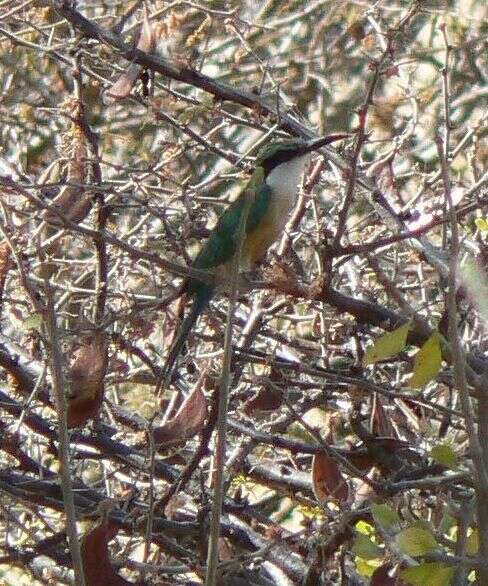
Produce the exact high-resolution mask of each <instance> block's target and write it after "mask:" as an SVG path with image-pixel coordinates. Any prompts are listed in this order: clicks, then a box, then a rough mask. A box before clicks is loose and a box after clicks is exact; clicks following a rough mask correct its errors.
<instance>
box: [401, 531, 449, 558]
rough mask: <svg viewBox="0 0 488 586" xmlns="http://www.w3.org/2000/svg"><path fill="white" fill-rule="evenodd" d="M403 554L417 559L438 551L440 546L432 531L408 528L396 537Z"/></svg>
mask: <svg viewBox="0 0 488 586" xmlns="http://www.w3.org/2000/svg"><path fill="white" fill-rule="evenodd" d="M396 541H397V545H398V547H399V548H400V550H401V551H402V553H404V554H406V555H409V556H412V557H415V556H419V555H426V554H428V553H432V552H433V551H437V550H438V549H439V545H438V543H437V541H436V539H435V537H434V536H433V535H432V533H431V532H430V531H427V530H426V529H422V528H421V527H407V528H406V529H403V531H401V532H400V533H399V534H398V535H397V536H396Z"/></svg>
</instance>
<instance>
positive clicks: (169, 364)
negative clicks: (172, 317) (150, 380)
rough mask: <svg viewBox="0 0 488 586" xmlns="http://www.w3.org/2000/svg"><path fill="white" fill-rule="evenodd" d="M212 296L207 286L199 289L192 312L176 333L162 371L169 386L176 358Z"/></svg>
mask: <svg viewBox="0 0 488 586" xmlns="http://www.w3.org/2000/svg"><path fill="white" fill-rule="evenodd" d="M211 297H212V289H210V288H208V287H205V289H204V290H202V291H199V292H198V293H197V294H196V295H195V297H194V299H193V305H192V306H191V309H190V312H189V313H188V315H187V316H186V317H185V318H184V319H183V321H182V323H181V325H180V327H179V329H178V333H177V335H176V339H175V340H174V342H173V344H172V345H171V348H170V349H169V352H168V356H167V358H166V362H165V363H164V367H163V373H162V381H163V385H164V386H167V385H168V384H169V383H170V382H171V378H172V374H173V370H174V367H175V364H176V359H177V358H178V356H179V355H180V352H181V350H182V348H183V346H184V344H185V342H186V339H187V338H188V334H189V333H190V331H191V329H192V327H193V326H194V324H195V322H196V321H197V319H198V316H199V315H200V314H201V313H202V311H203V310H204V309H205V308H206V307H207V305H208V303H209V301H210V298H211Z"/></svg>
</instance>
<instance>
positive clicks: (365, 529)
mask: <svg viewBox="0 0 488 586" xmlns="http://www.w3.org/2000/svg"><path fill="white" fill-rule="evenodd" d="M354 527H355V528H356V531H359V533H362V534H363V535H374V533H375V528H374V527H373V525H371V523H368V522H367V521H364V520H363V519H361V520H360V521H358V522H357V523H356V525H355V526H354Z"/></svg>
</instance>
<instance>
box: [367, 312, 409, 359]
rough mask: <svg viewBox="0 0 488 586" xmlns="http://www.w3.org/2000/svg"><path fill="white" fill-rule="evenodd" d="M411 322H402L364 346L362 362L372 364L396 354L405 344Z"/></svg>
mask: <svg viewBox="0 0 488 586" xmlns="http://www.w3.org/2000/svg"><path fill="white" fill-rule="evenodd" d="M410 325H411V322H408V323H406V324H403V325H402V326H400V327H399V328H396V329H395V330H393V331H392V332H387V333H386V334H383V335H382V336H381V337H380V338H378V339H377V340H376V341H375V343H374V344H373V345H372V346H368V348H366V352H365V354H364V358H363V364H364V365H368V364H374V363H375V362H378V361H380V360H385V359H386V358H391V357H392V356H396V355H397V354H398V353H400V352H401V351H402V350H404V348H405V346H406V345H407V336H408V331H409V329H410Z"/></svg>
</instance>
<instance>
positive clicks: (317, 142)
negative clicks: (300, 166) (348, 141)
mask: <svg viewBox="0 0 488 586" xmlns="http://www.w3.org/2000/svg"><path fill="white" fill-rule="evenodd" d="M350 136H351V135H350V134H329V135H328V136H322V137H321V138H314V139H313V140H310V141H308V142H306V143H305V146H304V147H303V151H302V152H303V154H304V155H305V154H306V153H311V152H312V151H316V150H317V149H319V148H320V147H323V146H325V145H327V144H330V143H331V142H336V141H337V140H342V139H343V138H349V137H350Z"/></svg>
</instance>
